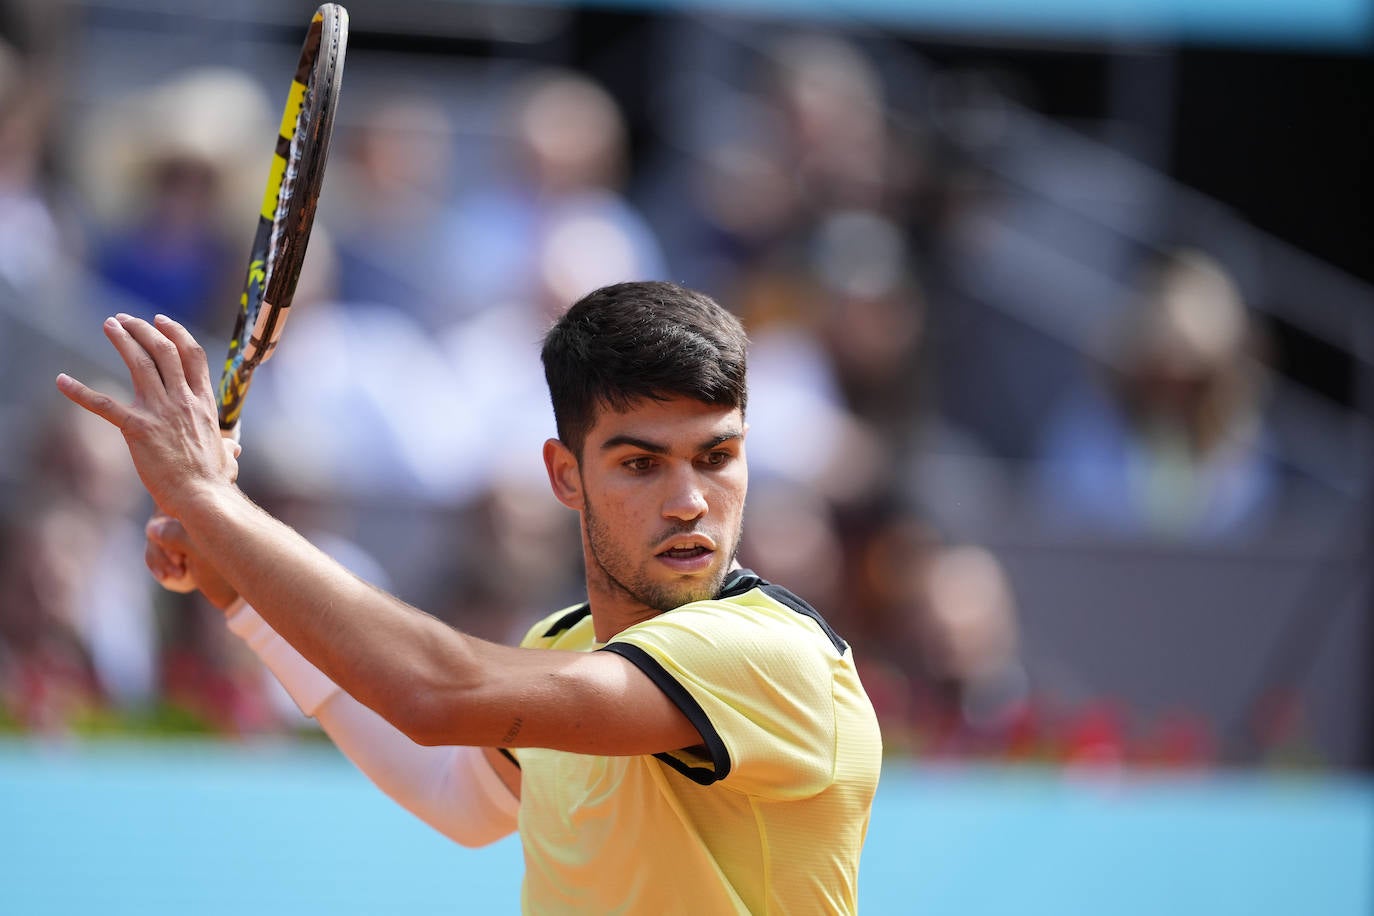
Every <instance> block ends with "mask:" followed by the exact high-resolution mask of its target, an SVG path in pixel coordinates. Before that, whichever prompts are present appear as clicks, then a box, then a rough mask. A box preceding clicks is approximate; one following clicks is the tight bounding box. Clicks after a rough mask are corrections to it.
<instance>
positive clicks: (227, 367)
mask: <svg viewBox="0 0 1374 916" xmlns="http://www.w3.org/2000/svg"><path fill="white" fill-rule="evenodd" d="M347 45H348V13H347V11H345V10H344V8H343V7H341V6H339V5H338V4H337V3H326V4H324V5H323V6H321V7H320V8H319V9H318V10H316V11H315V15H314V17H313V18H312V19H311V20H310V30H309V31H308V32H307V33H306V36H305V45H304V47H303V48H302V49H301V58H300V61H299V62H298V63H297V64H296V73H295V76H294V77H293V78H292V80H291V89H290V91H289V92H288V93H287V96H286V109H285V110H284V111H283V112H282V116H281V127H280V129H279V130H278V134H277V148H276V151H275V152H274V153H273V155H272V167H271V169H270V170H269V171H268V174H267V190H266V191H265V192H264V193H263V196H262V210H261V212H260V213H259V214H258V229H257V233H256V234H255V235H254V237H253V251H252V254H250V255H249V258H248V274H247V276H246V277H245V278H244V281H243V294H242V295H241V296H240V297H239V310H238V317H237V318H236V319H235V321H234V333H233V336H232V337H231V338H230V339H229V355H228V356H227V357H226V358H225V360H224V372H223V373H222V374H221V375H220V380H219V388H218V390H217V396H216V397H217V401H218V413H219V428H220V433H221V434H222V435H224V436H225V437H226V438H230V439H234V440H235V441H237V440H238V438H239V419H240V417H241V415H242V413H243V401H244V398H245V397H247V395H248V386H249V385H250V384H251V383H252V381H253V372H254V370H256V369H257V368H258V366H260V365H262V364H263V363H264V362H266V361H267V359H268V358H269V357H270V356H271V355H272V351H273V350H274V349H276V346H277V342H278V341H279V340H280V339H281V333H282V328H283V327H284V326H285V325H286V318H287V316H288V315H289V314H290V309H291V298H292V296H293V295H295V292H296V281H297V280H299V279H300V274H301V264H302V262H304V260H305V248H306V244H307V243H308V242H309V241H310V227H311V226H312V225H313V224H314V222H315V204H316V202H317V201H318V200H319V196H320V185H321V183H322V182H323V181H324V166H325V161H326V160H327V159H328V157H329V139H330V136H331V135H332V134H333V132H334V111H335V109H336V108H337V107H338V103H339V86H340V84H341V81H342V79H343V64H344V51H345V50H346V48H347ZM158 581H159V582H161V583H162V585H163V587H164V588H167V589H169V590H171V591H175V592H189V591H192V590H194V589H195V588H196V582H195V580H194V579H193V578H192V577H191V575H190V573H189V571H187V572H184V573H182V574H181V575H179V576H170V577H161V576H160V577H159V579H158Z"/></svg>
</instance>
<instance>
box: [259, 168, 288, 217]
mask: <svg viewBox="0 0 1374 916" xmlns="http://www.w3.org/2000/svg"><path fill="white" fill-rule="evenodd" d="M285 175H286V159H285V157H283V156H280V155H278V154H276V153H273V154H272V171H271V172H269V173H268V175H267V193H265V194H263V195H262V218H263V219H265V220H269V221H270V220H271V219H272V218H273V217H275V216H276V215H277V198H278V197H280V196H281V181H282V178H283V177H285Z"/></svg>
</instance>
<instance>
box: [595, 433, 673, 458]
mask: <svg viewBox="0 0 1374 916" xmlns="http://www.w3.org/2000/svg"><path fill="white" fill-rule="evenodd" d="M622 445H628V446H630V447H631V448H636V449H639V450H640V451H642V452H649V453H650V454H654V455H666V454H668V451H669V449H668V446H666V445H663V444H661V443H658V442H650V441H648V440H647V439H640V438H637V437H635V436H623V435H622V436H612V437H611V438H609V439H607V440H606V441H605V442H603V443H601V450H602V451H603V452H609V451H610V450H611V449H613V448H620V447H621V446H622Z"/></svg>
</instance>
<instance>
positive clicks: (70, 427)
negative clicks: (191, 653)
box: [0, 409, 157, 731]
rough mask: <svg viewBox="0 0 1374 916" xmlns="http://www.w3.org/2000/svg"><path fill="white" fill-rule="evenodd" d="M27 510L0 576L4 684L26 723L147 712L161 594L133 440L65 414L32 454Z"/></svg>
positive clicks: (55, 725) (53, 419)
mask: <svg viewBox="0 0 1374 916" xmlns="http://www.w3.org/2000/svg"><path fill="white" fill-rule="evenodd" d="M24 477H25V480H26V482H27V492H26V501H25V505H26V506H27V509H26V511H25V512H24V513H23V515H22V516H21V518H24V519H26V521H17V522H16V523H15V524H13V525H12V526H11V530H10V532H9V534H8V537H7V540H8V541H9V543H8V544H7V547H6V550H5V551H4V559H3V564H0V565H3V566H4V571H3V573H0V655H3V656H5V657H6V658H7V659H8V662H7V663H6V662H4V661H0V669H5V670H3V671H0V680H4V681H6V682H7V684H6V687H5V690H4V692H5V693H6V694H8V696H9V702H10V703H12V704H16V708H17V709H18V718H20V720H21V721H25V722H28V723H29V724H30V725H32V726H33V727H35V728H38V729H40V730H58V731H60V730H63V729H65V728H67V727H70V726H71V725H72V724H73V723H74V722H75V721H76V720H78V719H81V718H87V719H89V718H90V716H91V715H92V714H93V713H94V712H95V711H96V710H98V709H100V708H102V707H103V706H104V705H105V703H107V702H109V703H112V704H114V705H115V706H116V707H117V708H122V709H125V710H137V709H141V708H144V707H146V706H148V705H149V704H151V702H152V701H153V698H154V696H155V689H156V687H157V631H156V624H155V620H154V616H153V605H152V591H153V586H152V583H151V581H150V580H149V578H148V576H147V575H146V574H145V572H144V570H143V568H142V567H143V533H142V529H141V528H140V527H139V526H138V525H137V524H136V523H134V522H133V521H131V513H132V512H133V510H134V508H135V506H136V505H137V504H140V503H141V498H142V488H141V487H140V486H139V484H138V481H137V478H136V477H135V476H134V473H133V470H132V468H131V467H130V466H129V463H128V460H127V457H126V456H125V455H124V454H123V443H122V442H121V441H120V439H119V437H118V436H117V435H111V431H110V430H109V429H108V428H105V427H104V426H103V424H100V423H99V422H97V423H96V424H91V423H89V422H88V421H87V419H86V418H85V417H81V416H78V415H76V414H73V413H72V412H71V411H68V410H62V409H59V410H57V411H55V412H54V413H52V414H51V415H50V416H49V418H48V423H47V425H46V426H45V428H44V429H43V430H42V431H41V433H40V436H39V438H38V440H37V441H36V442H35V443H34V445H33V447H32V451H31V454H30V465H29V470H28V471H27V473H26V474H25V475H24Z"/></svg>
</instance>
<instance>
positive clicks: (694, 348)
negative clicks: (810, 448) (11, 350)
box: [58, 283, 881, 914]
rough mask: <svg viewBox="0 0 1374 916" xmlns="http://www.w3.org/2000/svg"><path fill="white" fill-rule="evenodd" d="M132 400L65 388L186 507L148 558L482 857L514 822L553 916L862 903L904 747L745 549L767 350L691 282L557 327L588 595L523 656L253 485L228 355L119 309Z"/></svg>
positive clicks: (548, 360)
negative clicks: (761, 358)
mask: <svg viewBox="0 0 1374 916" xmlns="http://www.w3.org/2000/svg"><path fill="white" fill-rule="evenodd" d="M105 333H106V335H107V336H108V337H109V338H110V340H111V342H112V343H113V344H114V346H115V348H116V349H117V350H118V351H119V353H120V355H121V356H122V357H123V359H124V362H125V364H126V365H127V366H128V369H129V372H130V375H131V378H132V381H133V388H134V393H135V397H134V400H133V402H132V403H130V404H124V403H120V402H119V401H117V400H116V399H114V398H112V397H110V396H109V395H106V394H102V393H100V392H97V391H94V390H92V389H90V388H88V387H87V386H85V385H84V384H82V383H81V382H78V381H76V380H75V379H72V378H70V377H68V376H66V375H62V376H59V377H58V387H59V388H60V389H61V390H62V392H63V393H64V394H65V395H66V396H67V397H69V398H71V399H72V400H73V401H75V402H76V403H77V404H79V405H81V406H82V407H84V408H86V409H87V410H90V411H91V412H93V413H95V414H97V415H99V416H101V417H103V418H104V419H106V420H108V421H109V422H110V423H112V424H114V425H115V426H117V427H118V428H119V429H120V430H121V431H122V432H123V434H124V437H125V439H126V441H127V443H128V447H129V450H130V453H131V455H132V457H133V460H134V464H135V467H136V468H137V469H138V472H139V475H140V477H141V479H142V481H143V483H144V485H145V486H146V487H147V489H148V491H149V493H150V494H151V495H152V497H153V499H154V500H155V502H156V504H157V506H158V507H159V508H160V509H161V510H162V513H164V514H163V515H159V516H155V517H154V519H153V520H152V521H151V522H150V523H149V526H148V531H149V547H148V562H149V566H150V567H151V568H152V569H153V571H154V573H155V574H157V575H158V576H159V577H160V578H166V577H168V576H172V575H175V574H178V573H181V572H189V573H191V574H192V575H194V576H195V577H196V580H197V582H198V584H199V587H200V588H201V589H202V591H204V592H205V594H206V595H207V596H208V597H209V598H210V600H212V601H213V602H215V603H216V604H217V605H218V606H220V607H221V608H224V609H225V610H226V611H227V613H228V616H229V625H230V627H231V628H232V629H233V630H234V632H236V633H238V634H239V635H241V636H242V637H244V638H245V639H246V640H247V641H248V644H249V645H250V646H252V647H253V648H254V650H255V651H257V653H258V654H259V655H260V656H261V657H262V659H263V660H264V662H265V663H266V664H267V665H268V667H269V668H270V669H271V670H272V671H273V672H274V673H275V674H276V676H277V677H278V678H279V679H280V680H281V681H282V682H283V684H284V685H285V686H286V687H287V689H288V690H289V691H290V692H291V693H292V696H293V697H294V698H295V699H296V701H297V703H298V704H299V705H300V706H301V708H302V710H304V711H305V712H306V713H307V714H310V715H314V716H316V717H317V718H318V719H319V720H320V722H321V723H322V724H323V726H324V727H325V728H326V730H327V731H328V732H329V734H330V735H331V736H332V737H333V738H334V740H335V741H336V742H338V744H339V745H340V747H341V748H342V749H343V750H344V752H345V753H347V754H348V755H349V756H350V757H351V758H352V759H353V760H354V761H355V762H356V763H357V764H358V765H359V766H360V767H361V768H362V769H363V770H364V771H365V772H366V773H367V774H368V775H369V776H370V777H371V778H372V779H373V780H374V781H375V782H377V783H378V785H379V786H381V788H382V789H383V790H385V791H387V792H388V793H389V794H391V795H392V796H393V797H395V798H396V799H397V800H398V801H400V802H401V803H402V804H403V805H405V806H406V807H407V808H409V809H410V810H412V811H413V812H415V813H416V814H418V815H420V816H421V817H422V818H424V819H425V820H426V821H428V822H429V823H431V824H433V825H434V826H436V827H437V828H439V829H440V830H442V831H443V832H445V833H446V834H448V835H450V836H452V837H454V838H455V839H457V840H458V841H460V842H463V843H466V844H469V845H477V844H481V843H486V842H490V841H492V840H495V839H497V838H499V837H501V836H504V835H506V834H508V833H510V832H511V831H512V830H515V829H518V830H519V833H520V837H521V842H522V843H523V846H524V854H525V864H526V872H525V879H524V886H523V890H522V901H523V908H524V911H525V912H528V913H595V914H604V913H610V912H624V913H654V914H658V913H677V912H688V911H691V912H695V913H765V912H767V913H851V912H854V911H855V909H856V906H857V878H858V866H859V855H860V851H861V848H862V846H863V841H864V836H865V833H866V830H867V827H868V821H869V813H870V809H871V806H872V800H873V794H874V790H875V788H876V786H877V781H878V773H879V764H880V757H881V742H880V738H879V734H878V726H877V721H876V719H875V717H874V714H873V708H872V705H871V704H870V703H869V700H868V698H867V696H866V695H865V693H864V690H863V687H862V686H861V685H860V683H859V679H858V677H857V675H856V674H855V669H854V660H853V657H852V654H851V652H850V649H849V647H848V646H847V645H846V643H845V642H844V640H843V639H841V638H840V636H839V635H837V634H836V633H835V632H834V631H833V630H832V629H831V628H830V627H829V626H828V625H827V624H826V623H825V621H824V620H823V619H822V617H821V615H820V614H818V613H817V612H816V611H815V610H814V609H813V608H812V607H811V606H810V605H808V604H807V603H806V602H804V601H803V600H801V599H800V598H798V597H797V596H795V595H793V594H792V593H790V592H788V591H787V590H786V589H784V588H781V587H779V586H776V585H773V584H770V583H768V582H766V581H764V580H762V579H761V578H759V577H758V576H757V575H755V574H754V573H752V572H750V571H749V570H746V569H742V568H740V567H739V565H738V563H737V562H736V561H735V553H736V550H737V548H738V547H739V541H740V536H741V519H742V515H743V509H744V498H745V490H746V487H747V480H748V474H747V469H746V462H745V438H746V425H745V422H744V411H745V401H746V386H745V349H746V343H747V341H746V339H745V335H744V332H743V330H742V328H741V327H740V325H739V323H738V321H736V319H735V318H734V317H733V316H732V315H730V313H729V312H727V311H726V310H725V309H723V308H721V307H720V306H719V305H718V304H716V303H715V302H713V301H712V300H711V299H709V298H708V297H706V296H703V295H701V294H699V293H696V292H692V291H690V290H686V289H683V288H681V287H677V286H674V285H671V284H666V283H626V284H620V285H617V286H611V287H607V288H604V289H601V290H598V291H596V292H594V293H591V294H589V295H588V296H586V297H585V298H583V299H582V300H580V301H579V302H577V303H576V304H575V305H573V306H572V308H571V309H569V310H568V311H567V312H566V313H565V314H564V315H563V317H562V318H560V319H559V320H558V322H557V323H556V324H555V325H554V327H553V328H552V329H551V330H550V331H549V332H548V334H547V336H546V337H545V340H544V346H543V354H542V355H543V362H544V370H545V376H546V379H547V381H548V385H549V391H550V395H551V397H552V400H553V406H554V415H555V423H556V427H557V434H558V437H557V438H556V439H550V440H548V441H547V442H546V443H545V444H544V463H545V466H546V468H547V471H548V476H549V482H550V484H551V486H552V489H553V493H554V496H555V497H556V498H557V499H558V500H559V501H560V502H562V503H563V504H564V505H566V506H568V507H569V508H571V509H574V510H576V511H577V512H578V513H579V514H580V517H581V530H582V544H583V558H584V563H585V570H586V584H587V598H588V600H587V603H585V604H583V605H580V606H578V607H575V608H571V609H565V610H561V611H558V612H556V613H554V614H551V615H549V616H548V617H547V618H545V619H544V620H542V621H540V622H539V623H537V624H536V625H535V626H533V627H532V628H531V629H530V631H529V633H528V635H527V636H526V637H525V639H524V640H523V642H522V644H521V646H520V647H519V648H510V647H504V646H500V645H496V644H493V643H488V642H484V641H482V640H479V639H475V638H473V637H470V636H466V635H464V634H462V633H460V632H458V631H456V630H454V629H452V628H450V627H449V626H447V625H446V624H444V623H442V622H440V621H438V620H436V619H435V618H433V617H431V616H429V615H426V614H424V613H422V612H420V611H418V610H416V609H415V608H412V607H410V606H408V605H406V604H404V603H403V602H401V601H399V600H398V599H396V598H393V597H391V596H389V595H387V594H385V593H383V592H381V591H379V590H377V589H375V588H373V587H372V586H369V585H368V584H366V583H364V582H362V581H360V580H358V579H357V578H355V577H354V576H353V575H352V574H350V573H349V572H347V571H346V570H344V569H343V568H342V567H340V566H339V565H338V564H336V563H335V562H334V561H333V560H331V559H330V558H329V557H327V556H326V555H324V554H323V553H321V552H320V551H318V550H317V549H316V548H314V547H313V546H311V545H310V544H309V543H308V542H307V541H306V540H305V539H304V538H302V537H301V536H300V535H298V534H297V533H296V532H295V531H293V530H292V529H290V528H289V527H287V526H286V525H284V524H282V523H281V522H279V521H278V520H276V519H274V518H273V517H271V516H270V515H268V514H267V513H265V512H264V511H262V510H261V509H260V508H258V507H257V506H255V505H254V504H253V503H252V502H250V501H249V500H248V498H247V497H246V496H244V494H243V493H242V492H241V491H240V490H239V489H238V488H237V487H236V485H235V479H236V476H237V447H236V446H233V445H232V444H231V443H227V442H226V440H223V439H222V438H221V437H220V434H219V428H218V424H217V422H216V415H215V397H214V389H213V385H212V383H211V379H210V373H209V370H208V364H207V361H206V356H205V353H204V351H203V350H202V349H201V348H200V346H199V345H197V343H196V342H195V340H194V339H192V337H191V335H190V334H189V333H187V331H186V330H185V329H184V328H182V327H181V326H180V325H178V324H176V323H175V322H173V321H170V320H168V319H165V318H162V317H159V318H157V319H156V320H155V321H154V322H153V323H151V324H150V323H148V322H145V321H142V320H140V319H137V318H132V317H129V316H118V317H116V318H111V319H109V320H107V321H106V323H105Z"/></svg>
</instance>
